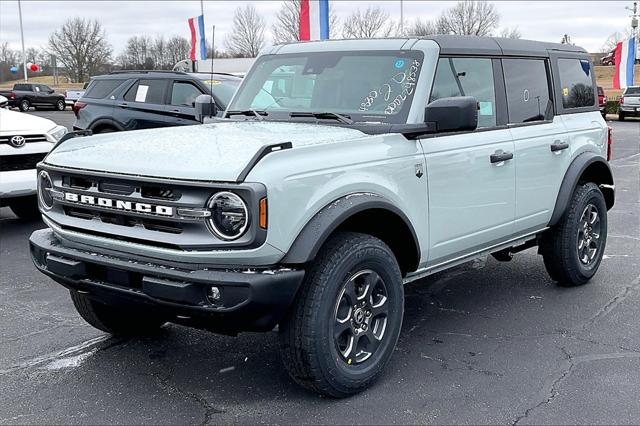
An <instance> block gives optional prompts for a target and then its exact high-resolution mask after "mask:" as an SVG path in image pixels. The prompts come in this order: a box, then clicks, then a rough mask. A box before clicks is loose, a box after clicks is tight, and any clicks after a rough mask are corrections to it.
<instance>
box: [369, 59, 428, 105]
mask: <svg viewBox="0 0 640 426" xmlns="http://www.w3.org/2000/svg"><path fill="white" fill-rule="evenodd" d="M421 65H422V64H421V63H420V62H419V61H418V60H413V62H412V63H411V65H410V66H409V67H408V68H407V69H406V70H404V71H400V72H398V73H396V74H394V75H393V76H392V77H391V78H390V79H389V80H387V81H386V82H385V83H383V84H382V85H381V86H380V87H379V88H377V89H374V90H371V91H370V92H369V94H368V95H367V96H366V97H365V98H364V99H363V100H362V102H361V103H360V108H359V110H360V111H362V112H366V111H369V110H370V109H371V107H372V106H373V105H374V104H380V103H382V106H384V104H386V106H385V108H384V113H385V114H387V115H391V114H394V113H395V112H396V111H397V110H398V109H399V108H401V107H402V105H403V104H404V102H405V101H406V100H407V98H408V97H409V96H411V95H413V91H414V90H415V86H416V80H417V79H418V72H419V71H420V66H421ZM394 95H395V96H394Z"/></svg>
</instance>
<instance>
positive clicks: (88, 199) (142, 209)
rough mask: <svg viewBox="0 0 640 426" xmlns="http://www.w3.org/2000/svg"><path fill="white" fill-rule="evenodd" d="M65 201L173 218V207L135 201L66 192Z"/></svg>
mask: <svg viewBox="0 0 640 426" xmlns="http://www.w3.org/2000/svg"><path fill="white" fill-rule="evenodd" d="M64 199H65V201H70V202H72V203H79V204H88V205H91V206H98V207H106V208H109V209H114V210H124V211H129V212H136V213H146V214H157V215H162V216H173V207H168V206H156V205H153V204H147V203H136V202H133V201H123V200H113V199H111V198H103V197H94V196H92V195H80V194H75V193H73V192H65V194H64Z"/></svg>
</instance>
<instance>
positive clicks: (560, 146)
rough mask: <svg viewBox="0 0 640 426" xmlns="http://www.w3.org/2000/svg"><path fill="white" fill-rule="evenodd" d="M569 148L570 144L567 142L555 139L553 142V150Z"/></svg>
mask: <svg viewBox="0 0 640 426" xmlns="http://www.w3.org/2000/svg"><path fill="white" fill-rule="evenodd" d="M567 148H569V144H568V143H567V142H560V141H555V142H554V143H552V144H551V152H556V151H562V150H563V149H567Z"/></svg>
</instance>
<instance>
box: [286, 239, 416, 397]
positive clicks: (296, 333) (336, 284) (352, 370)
mask: <svg viewBox="0 0 640 426" xmlns="http://www.w3.org/2000/svg"><path fill="white" fill-rule="evenodd" d="M402 285H403V284H402V277H401V273H400V268H399V266H398V262H397V261H396V258H395V256H394V254H393V252H392V251H391V249H390V248H389V247H388V246H387V245H386V244H385V243H384V242H382V241H381V240H379V239H377V238H374V237H372V236H369V235H365V234H359V233H351V232H349V233H340V234H336V235H335V236H333V237H332V238H331V239H330V240H329V241H328V242H327V243H326V244H325V245H324V246H323V248H322V249H321V251H320V253H319V254H318V256H317V257H316V259H315V260H314V263H313V265H312V266H311V268H310V270H309V271H308V274H307V276H306V277H305V281H304V283H303V286H302V288H301V290H300V293H299V295H298V296H297V298H296V300H295V302H294V305H293V307H292V308H291V311H290V312H289V313H288V316H287V318H286V319H285V320H284V321H283V323H281V324H280V332H279V333H280V349H281V353H282V358H283V362H284V365H285V367H286V369H287V370H288V372H289V374H290V375H291V377H292V378H293V380H294V381H296V382H297V383H298V384H300V385H302V386H303V387H305V388H307V389H309V390H312V391H314V392H318V393H320V394H324V395H328V396H331V397H334V398H342V397H346V396H349V395H352V394H355V393H358V392H360V391H362V390H364V389H366V388H367V387H369V386H370V385H371V384H372V383H373V382H374V381H375V380H376V379H377V378H378V376H379V375H380V373H381V372H382V370H383V369H384V366H385V365H386V364H387V362H388V361H389V359H390V358H391V355H392V354H393V350H394V348H395V345H396V343H397V341H398V336H399V335H400V329H401V327H402V316H403V312H404V292H403V287H402Z"/></svg>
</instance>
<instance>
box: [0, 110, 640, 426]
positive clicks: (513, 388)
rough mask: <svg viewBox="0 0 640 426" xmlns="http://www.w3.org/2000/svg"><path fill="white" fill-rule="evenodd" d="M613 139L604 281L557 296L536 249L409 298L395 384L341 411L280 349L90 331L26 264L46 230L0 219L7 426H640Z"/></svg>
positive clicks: (630, 177) (638, 348)
mask: <svg viewBox="0 0 640 426" xmlns="http://www.w3.org/2000/svg"><path fill="white" fill-rule="evenodd" d="M38 114H39V115H40V114H41V113H40V112H39V113H38ZM50 114H52V117H53V118H54V120H55V119H56V118H58V117H61V116H62V115H60V113H56V112H52V113H50ZM63 114H65V115H66V114H69V113H68V112H67V113H63ZM59 122H61V121H59ZM610 125H611V126H612V127H613V129H614V137H615V144H614V159H613V161H612V162H611V166H612V168H613V171H614V174H615V180H616V186H617V200H616V205H615V207H614V208H613V210H611V211H610V212H609V238H608V242H607V248H606V255H605V258H604V260H603V262H602V265H601V267H600V270H599V272H598V273H597V275H596V276H595V277H594V279H593V280H592V281H591V282H590V283H589V284H587V285H585V286H582V287H578V288H569V289H566V288H560V287H557V286H556V285H555V284H554V283H553V282H552V281H551V280H550V279H549V277H548V276H547V274H546V272H545V270H544V266H543V263H542V259H541V257H539V256H537V255H536V251H535V249H531V250H528V251H525V252H523V253H520V254H517V255H516V256H515V257H514V259H513V260H512V261H511V262H509V263H499V262H497V261H495V260H494V259H492V258H488V259H487V260H481V261H475V262H472V263H469V264H467V265H464V266H462V267H460V268H457V269H455V270H452V271H449V272H446V273H441V274H438V275H436V276H432V277H430V278H428V279H425V280H422V281H420V282H418V283H414V284H411V285H409V286H408V287H407V289H406V309H405V311H406V314H405V320H404V324H403V329H402V334H401V337H400V341H399V343H398V347H397V349H396V352H395V355H394V357H393V358H392V360H391V362H390V363H389V365H388V367H387V369H386V371H385V373H384V374H383V376H382V377H381V378H380V380H379V381H378V382H377V383H376V385H375V386H373V387H372V388H371V389H369V390H367V391H365V392H364V393H362V394H360V395H356V396H354V397H352V398H348V399H344V400H333V399H328V398H322V397H319V396H316V395H314V394H311V393H308V392H306V391H304V390H302V389H300V388H299V387H298V386H296V385H295V384H294V383H293V382H292V381H291V380H290V379H289V377H288V376H287V374H286V372H285V371H284V369H283V367H282V365H281V363H282V361H281V359H280V356H279V354H278V351H277V335H276V333H265V334H253V333H247V334H242V335H240V336H238V337H225V336H218V335H215V334H211V333H208V332H205V331H199V330H192V329H188V328H184V327H180V326H176V325H168V326H166V327H165V328H164V329H163V332H162V334H161V335H160V336H158V337H154V338H146V339H118V338H113V337H110V336H108V335H106V334H104V333H102V332H100V331H98V330H95V329H93V328H91V327H90V326H88V325H86V324H85V323H84V322H83V320H82V319H81V318H80V317H79V316H78V315H77V314H76V312H75V310H74V308H73V306H72V303H71V300H70V298H69V294H68V292H67V291H65V290H64V289H63V288H62V287H61V286H59V285H58V284H56V283H54V282H53V281H52V280H50V279H49V278H46V277H45V276H43V275H42V274H40V273H38V272H36V270H35V268H34V267H33V266H32V264H31V260H30V258H29V252H28V247H27V238H28V236H29V235H30V233H31V232H32V231H33V230H35V229H39V228H43V227H44V225H43V224H42V223H41V222H39V221H38V222H26V221H21V220H18V219H16V218H15V217H14V216H13V215H12V214H11V213H10V211H9V210H7V209H5V208H3V209H1V210H0V227H1V235H0V298H1V300H2V302H1V303H0V354H1V356H0V395H2V398H0V424H13V423H32V424H33V423H94V424H95V423H126V424H131V423H149V424H175V423H199V424H205V423H322V424H330V423H331V424H333V423H338V424H344V423H358V424H406V423H432V424H451V423H456V424H457V423H465V424H477V423H491V424H495V423H502V424H504V423H507V424H513V423H518V424H528V423H534V424H542V423H544V424H576V423H588V424H594V423H601V424H614V423H616V424H620V423H627V424H629V423H638V422H639V421H640V403H639V402H638V401H639V395H640V332H639V331H638V330H639V325H640V215H639V212H640V177H639V171H640V122H638V121H635V122H631V121H629V122H623V123H618V122H612V123H610Z"/></svg>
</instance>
